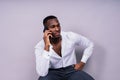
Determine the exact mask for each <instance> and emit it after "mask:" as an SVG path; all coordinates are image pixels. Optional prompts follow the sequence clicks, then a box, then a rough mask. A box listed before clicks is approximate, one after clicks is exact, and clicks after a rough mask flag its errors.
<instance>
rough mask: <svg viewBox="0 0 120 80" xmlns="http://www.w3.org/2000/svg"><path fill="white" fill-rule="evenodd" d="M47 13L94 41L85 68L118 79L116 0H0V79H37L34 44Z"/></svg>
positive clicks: (119, 7) (119, 8) (119, 15)
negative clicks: (91, 52)
mask: <svg viewBox="0 0 120 80" xmlns="http://www.w3.org/2000/svg"><path fill="white" fill-rule="evenodd" d="M48 15H55V16H57V17H58V19H59V21H60V23H61V28H62V30H63V31H73V32H76V33H78V34H81V35H83V36H86V37H87V38H88V39H90V40H91V41H93V42H94V45H95V46H94V51H93V54H92V56H91V57H90V59H89V60H88V62H87V63H86V65H85V67H84V69H83V70H84V71H86V72H87V73H89V74H90V75H92V76H93V77H94V78H95V79H96V80H120V69H119V68H120V36H119V34H120V1H119V0H59V1H58V0H37V1H36V0H0V80H37V79H38V77H39V76H38V75H37V73H36V69H35V54H34V47H35V45H36V44H37V43H38V42H39V41H40V40H41V39H42V35H43V33H42V30H43V25H42V20H43V19H44V17H46V16H48ZM79 52H80V50H79V47H77V50H76V53H79ZM78 55H79V54H78ZM79 56H80V55H79ZM78 58H79V57H78Z"/></svg>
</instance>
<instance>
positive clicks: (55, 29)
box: [47, 19, 61, 38]
mask: <svg viewBox="0 0 120 80" xmlns="http://www.w3.org/2000/svg"><path fill="white" fill-rule="evenodd" d="M47 26H48V29H49V30H50V31H51V32H52V36H53V37H54V38H58V37H60V36H61V35H60V32H61V27H60V23H59V22H58V20H57V19H50V20H48V21H47Z"/></svg>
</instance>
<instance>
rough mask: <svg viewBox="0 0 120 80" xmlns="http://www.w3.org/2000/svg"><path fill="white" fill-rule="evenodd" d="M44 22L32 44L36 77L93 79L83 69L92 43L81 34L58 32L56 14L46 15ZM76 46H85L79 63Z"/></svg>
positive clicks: (43, 78) (47, 78)
mask: <svg viewBox="0 0 120 80" xmlns="http://www.w3.org/2000/svg"><path fill="white" fill-rule="evenodd" d="M43 25H44V30H43V32H44V35H43V39H42V40H41V41H40V42H39V43H38V44H37V45H36V46H35V55H36V70H37V73H38V74H39V76H40V77H39V79H38V80H94V79H93V78H92V77H91V76H90V75H89V74H87V73H86V72H84V71H82V68H83V67H84V65H85V63H86V61H87V60H88V58H89V57H90V56H91V54H92V50H93V43H92V42H91V41H89V40H88V39H87V38H85V37H84V36H82V35H78V34H76V33H73V32H63V31H61V26H60V23H59V21H58V19H57V17H55V16H47V17H46V18H45V19H44V20H43ZM76 45H79V46H82V47H84V48H85V49H84V52H83V56H82V59H81V61H80V62H79V63H77V61H76V56H75V46H76Z"/></svg>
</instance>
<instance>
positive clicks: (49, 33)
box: [44, 30, 52, 37]
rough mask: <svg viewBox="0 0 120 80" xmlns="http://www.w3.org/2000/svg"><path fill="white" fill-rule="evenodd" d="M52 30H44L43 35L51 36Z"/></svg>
mask: <svg viewBox="0 0 120 80" xmlns="http://www.w3.org/2000/svg"><path fill="white" fill-rule="evenodd" d="M51 34H52V32H51V31H50V30H45V32H44V36H51V37H52V35H51Z"/></svg>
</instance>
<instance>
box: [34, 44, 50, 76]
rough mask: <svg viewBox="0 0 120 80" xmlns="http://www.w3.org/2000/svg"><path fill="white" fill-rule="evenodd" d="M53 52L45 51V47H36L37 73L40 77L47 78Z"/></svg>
mask: <svg viewBox="0 0 120 80" xmlns="http://www.w3.org/2000/svg"><path fill="white" fill-rule="evenodd" d="M50 56H51V52H50V51H49V52H48V51H46V50H44V47H43V48H42V47H40V46H39V47H35V57H36V71H37V73H38V75H39V76H46V75H47V74H48V69H49V67H50Z"/></svg>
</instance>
